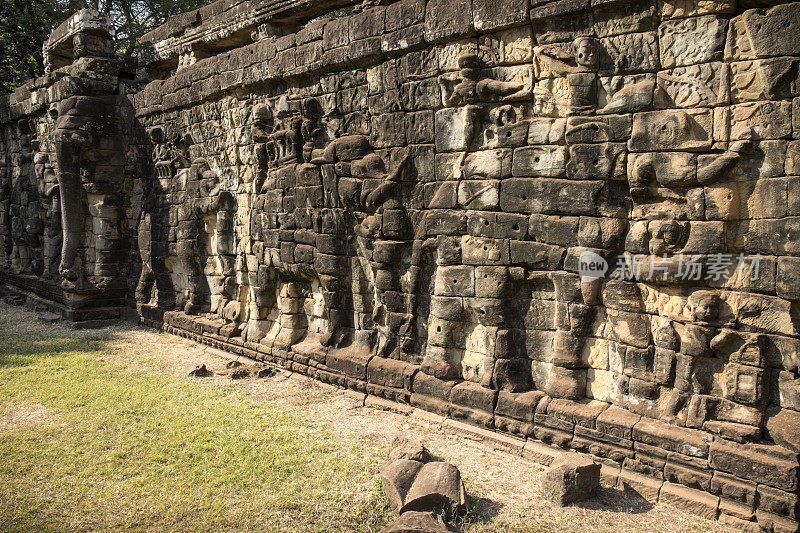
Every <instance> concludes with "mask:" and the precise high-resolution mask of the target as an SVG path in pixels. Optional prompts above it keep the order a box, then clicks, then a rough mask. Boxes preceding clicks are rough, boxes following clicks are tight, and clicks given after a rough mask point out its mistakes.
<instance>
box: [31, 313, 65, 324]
mask: <svg viewBox="0 0 800 533" xmlns="http://www.w3.org/2000/svg"><path fill="white" fill-rule="evenodd" d="M36 317H37V318H38V319H39V320H43V321H45V322H58V321H59V320H61V315H59V314H58V313H51V312H49V311H39V312H37V313H36Z"/></svg>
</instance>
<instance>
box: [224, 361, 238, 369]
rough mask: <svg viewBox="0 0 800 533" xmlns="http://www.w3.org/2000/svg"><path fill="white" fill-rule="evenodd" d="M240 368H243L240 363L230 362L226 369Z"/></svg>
mask: <svg viewBox="0 0 800 533" xmlns="http://www.w3.org/2000/svg"><path fill="white" fill-rule="evenodd" d="M240 366H242V363H240V362H239V361H228V362H227V364H226V365H225V368H237V367H240Z"/></svg>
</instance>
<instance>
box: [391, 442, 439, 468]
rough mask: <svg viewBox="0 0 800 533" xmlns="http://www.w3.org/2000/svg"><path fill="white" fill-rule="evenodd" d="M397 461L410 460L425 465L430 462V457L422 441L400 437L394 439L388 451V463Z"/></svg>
mask: <svg viewBox="0 0 800 533" xmlns="http://www.w3.org/2000/svg"><path fill="white" fill-rule="evenodd" d="M397 459H411V460H412V461H419V462H420V463H427V462H430V461H431V459H432V457H431V453H430V452H429V451H428V449H427V448H426V447H425V445H424V444H423V443H422V441H420V440H417V439H413V438H409V437H406V436H405V435H400V436H398V437H396V438H395V439H394V441H393V442H392V448H391V449H390V450H389V461H396V460H397Z"/></svg>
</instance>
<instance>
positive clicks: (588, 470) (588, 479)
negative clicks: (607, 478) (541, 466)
mask: <svg viewBox="0 0 800 533" xmlns="http://www.w3.org/2000/svg"><path fill="white" fill-rule="evenodd" d="M599 486H600V465H599V464H597V463H594V462H592V461H591V460H590V459H587V458H585V457H582V456H580V455H577V454H565V455H563V456H561V457H559V458H558V459H556V460H555V461H553V464H552V465H551V466H550V468H548V469H547V470H546V471H545V473H544V478H543V479H542V492H543V493H544V495H545V497H547V498H549V499H550V500H552V501H554V502H555V503H557V504H559V505H562V506H564V505H567V504H570V503H573V502H576V501H579V500H584V499H586V498H591V497H592V496H594V494H595V492H596V491H597V487H599Z"/></svg>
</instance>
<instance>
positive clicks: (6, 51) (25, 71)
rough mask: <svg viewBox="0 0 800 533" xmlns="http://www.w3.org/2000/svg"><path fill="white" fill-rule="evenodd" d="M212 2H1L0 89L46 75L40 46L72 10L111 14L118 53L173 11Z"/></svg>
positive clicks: (130, 49)
mask: <svg viewBox="0 0 800 533" xmlns="http://www.w3.org/2000/svg"><path fill="white" fill-rule="evenodd" d="M210 1H211V0H0V92H10V91H12V90H14V87H15V86H17V85H19V84H20V83H22V82H23V81H25V80H26V79H27V78H33V77H36V76H41V75H42V74H44V58H43V57H42V45H43V44H44V42H45V41H46V40H47V38H48V37H49V36H50V32H52V31H53V29H54V28H55V27H56V26H58V25H59V24H61V22H63V21H64V20H65V19H66V18H67V17H69V16H70V15H71V14H72V13H74V12H75V11H77V10H79V9H82V8H85V7H90V8H92V9H96V10H97V11H100V12H101V13H104V14H106V15H108V16H110V17H111V20H112V25H113V27H114V29H115V30H116V49H117V53H119V54H125V55H131V54H134V53H135V51H136V45H137V44H138V42H139V38H140V37H141V36H142V35H143V34H145V33H147V32H148V31H150V30H152V29H153V28H155V27H157V26H159V25H161V24H163V23H164V22H166V20H167V19H168V18H169V17H171V16H172V15H176V14H178V13H183V12H186V11H189V10H192V9H195V8H197V7H200V6H203V5H205V4H208V3H210Z"/></svg>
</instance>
